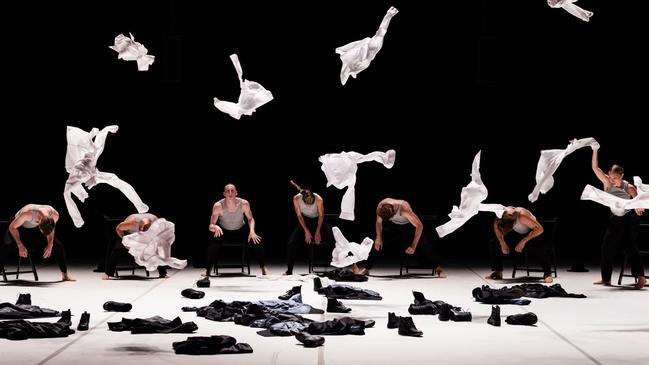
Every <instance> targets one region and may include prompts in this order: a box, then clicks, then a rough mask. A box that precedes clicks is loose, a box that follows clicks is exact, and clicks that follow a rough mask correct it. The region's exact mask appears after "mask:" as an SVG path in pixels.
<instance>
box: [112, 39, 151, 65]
mask: <svg viewBox="0 0 649 365" xmlns="http://www.w3.org/2000/svg"><path fill="white" fill-rule="evenodd" d="M129 35H130V36H131V38H128V37H126V36H125V35H124V34H119V35H118V36H117V37H115V45H113V46H108V48H110V49H112V50H115V51H116V52H117V53H118V55H117V59H118V60H119V59H121V60H125V61H137V69H138V71H148V70H149V65H151V64H152V63H153V61H155V56H152V55H149V54H147V52H148V50H147V49H146V47H144V46H143V45H142V43H139V42H136V41H135V38H134V37H133V34H131V33H129Z"/></svg>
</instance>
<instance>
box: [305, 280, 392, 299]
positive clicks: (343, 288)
mask: <svg viewBox="0 0 649 365" xmlns="http://www.w3.org/2000/svg"><path fill="white" fill-rule="evenodd" d="M313 289H314V290H315V291H317V292H318V294H320V295H324V296H325V297H327V298H335V299H356V300H382V299H383V297H381V294H379V293H377V292H375V291H374V290H370V289H363V288H359V287H355V286H351V285H345V284H332V285H329V286H325V287H323V286H322V282H321V281H320V278H313Z"/></svg>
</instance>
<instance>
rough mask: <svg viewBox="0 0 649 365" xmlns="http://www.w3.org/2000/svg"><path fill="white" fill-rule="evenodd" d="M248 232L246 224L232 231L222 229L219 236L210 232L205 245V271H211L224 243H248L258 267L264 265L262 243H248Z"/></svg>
mask: <svg viewBox="0 0 649 365" xmlns="http://www.w3.org/2000/svg"><path fill="white" fill-rule="evenodd" d="M249 234H250V228H249V227H248V226H247V225H244V226H243V227H241V228H239V229H237V230H234V231H230V230H227V229H223V234H222V235H221V236H220V237H214V233H211V232H210V243H209V245H208V246H207V265H206V266H205V270H206V271H207V273H208V274H209V273H210V272H212V269H213V268H214V266H215V265H216V263H217V257H218V256H219V251H220V250H221V247H222V246H223V244H224V243H240V244H242V245H245V244H250V245H251V246H252V248H253V250H254V252H255V257H256V258H257V262H258V263H259V267H264V266H266V262H265V260H264V246H263V243H261V242H260V243H259V244H257V245H256V244H254V243H252V242H251V243H248V235H249Z"/></svg>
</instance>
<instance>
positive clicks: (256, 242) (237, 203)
mask: <svg viewBox="0 0 649 365" xmlns="http://www.w3.org/2000/svg"><path fill="white" fill-rule="evenodd" d="M237 195H238V193H237V188H236V187H235V186H234V184H227V185H226V186H225V188H224V191H223V196H224V198H223V199H221V200H219V201H218V202H216V203H214V206H213V207H212V216H211V218H210V227H209V229H210V232H213V233H214V238H213V239H212V242H210V245H209V246H208V248H207V267H206V268H205V273H204V274H203V276H209V275H210V272H211V271H212V269H213V268H214V266H215V265H216V263H217V257H218V253H219V249H220V248H221V245H222V244H223V243H224V242H228V243H233V242H234V243H242V244H245V243H246V242H252V243H253V247H254V251H255V256H256V257H257V261H258V262H259V267H260V268H261V274H262V275H269V274H270V273H269V271H268V269H267V268H266V264H265V262H264V246H263V245H262V244H261V237H260V236H258V235H257V233H255V219H254V218H253V217H252V211H251V210H250V203H248V201H247V200H245V199H241V198H238V197H237ZM244 216H245V217H246V219H247V220H248V225H246V224H245V221H244V219H243V217H244Z"/></svg>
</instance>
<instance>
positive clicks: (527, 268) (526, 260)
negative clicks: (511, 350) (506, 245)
mask: <svg viewBox="0 0 649 365" xmlns="http://www.w3.org/2000/svg"><path fill="white" fill-rule="evenodd" d="M525 267H526V270H527V277H528V278H529V277H530V261H529V258H528V257H527V251H525Z"/></svg>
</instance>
